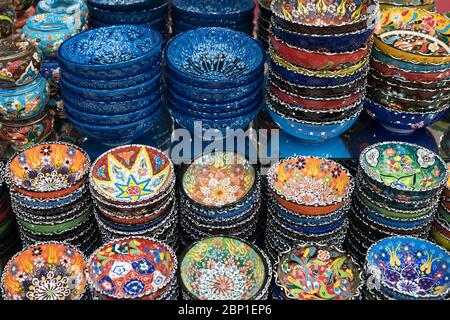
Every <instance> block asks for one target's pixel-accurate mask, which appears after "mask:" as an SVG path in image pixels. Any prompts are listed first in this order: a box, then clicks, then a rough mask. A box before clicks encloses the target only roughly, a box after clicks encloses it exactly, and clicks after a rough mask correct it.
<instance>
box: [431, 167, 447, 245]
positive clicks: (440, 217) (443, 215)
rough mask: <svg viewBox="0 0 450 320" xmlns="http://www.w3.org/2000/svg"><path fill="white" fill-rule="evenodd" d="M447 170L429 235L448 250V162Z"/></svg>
mask: <svg viewBox="0 0 450 320" xmlns="http://www.w3.org/2000/svg"><path fill="white" fill-rule="evenodd" d="M447 171H448V172H449V178H448V181H447V186H446V187H445V189H444V193H443V194H442V199H441V203H440V204H439V207H438V212H437V216H436V220H435V221H434V222H433V225H432V228H431V236H432V238H433V239H434V241H436V243H438V244H439V245H441V246H442V247H444V248H445V249H447V250H450V164H448V165H447Z"/></svg>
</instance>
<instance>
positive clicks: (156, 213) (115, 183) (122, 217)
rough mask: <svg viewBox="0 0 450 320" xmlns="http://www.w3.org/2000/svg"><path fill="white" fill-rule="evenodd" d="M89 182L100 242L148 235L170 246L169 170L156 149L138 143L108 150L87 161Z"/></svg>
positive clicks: (173, 210)
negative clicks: (89, 166)
mask: <svg viewBox="0 0 450 320" xmlns="http://www.w3.org/2000/svg"><path fill="white" fill-rule="evenodd" d="M89 186H90V189H91V193H92V196H93V198H94V201H95V205H96V218H97V221H98V224H99V227H100V232H101V234H102V239H103V241H104V242H108V241H110V240H113V239H117V238H121V237H122V238H123V237H130V236H148V237H153V238H155V239H158V240H160V241H163V242H164V243H167V244H169V245H171V246H172V247H175V246H176V243H177V240H178V238H177V237H178V235H177V233H176V229H177V223H178V218H177V203H176V201H175V200H176V199H175V197H174V193H175V191H174V189H175V173H174V167H173V164H172V161H171V160H170V159H169V158H168V157H167V156H166V155H165V154H164V153H163V152H162V151H160V150H157V149H155V148H152V147H148V146H143V145H127V146H122V147H118V148H114V149H111V150H109V151H107V152H105V153H104V154H102V155H101V156H99V157H98V158H97V160H96V161H95V162H94V164H93V165H92V168H91V172H90V176H89Z"/></svg>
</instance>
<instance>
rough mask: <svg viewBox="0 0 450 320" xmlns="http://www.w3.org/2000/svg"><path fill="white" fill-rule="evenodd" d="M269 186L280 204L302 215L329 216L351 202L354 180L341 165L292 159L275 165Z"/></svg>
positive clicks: (326, 161) (323, 161)
mask: <svg viewBox="0 0 450 320" xmlns="http://www.w3.org/2000/svg"><path fill="white" fill-rule="evenodd" d="M267 179H268V185H269V189H270V190H271V192H272V194H273V195H274V197H275V199H276V201H277V202H279V203H280V204H281V205H282V206H283V207H285V208H287V209H288V210H291V211H294V212H296V213H298V214H302V215H314V216H320V215H327V214H330V213H332V212H334V211H336V210H337V209H339V208H340V207H342V206H344V205H345V204H346V203H347V202H348V201H350V196H351V193H352V192H353V188H354V182H353V177H352V176H351V175H350V173H349V172H348V170H347V169H346V168H344V167H343V166H341V165H340V164H338V163H336V162H334V161H331V160H326V159H322V158H316V157H292V158H287V159H285V160H281V161H280V162H278V163H276V164H274V165H272V167H271V168H270V170H269V172H268V176H267Z"/></svg>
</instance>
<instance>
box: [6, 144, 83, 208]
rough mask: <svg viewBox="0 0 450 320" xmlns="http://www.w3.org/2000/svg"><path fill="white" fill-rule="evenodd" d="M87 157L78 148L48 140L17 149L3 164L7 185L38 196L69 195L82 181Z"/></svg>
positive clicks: (51, 197)
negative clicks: (4, 165)
mask: <svg viewBox="0 0 450 320" xmlns="http://www.w3.org/2000/svg"><path fill="white" fill-rule="evenodd" d="M90 163H91V162H90V158H89V156H88V155H87V153H86V152H85V151H84V150H82V149H81V148H79V147H77V146H75V145H72V144H69V143H64V142H47V143H41V144H38V145H35V146H32V147H30V148H28V149H25V150H23V151H21V152H18V153H16V154H15V155H14V156H13V157H11V159H10V160H9V162H8V163H7V165H6V168H7V172H6V175H7V179H8V183H9V185H10V188H11V189H12V190H14V191H16V192H17V193H19V194H21V195H24V196H27V197H30V198H38V199H55V198H60V197H65V196H67V195H70V194H71V193H73V192H74V191H76V190H78V189H79V188H81V187H82V186H83V185H84V181H85V180H86V177H87V174H88V172H89V167H90Z"/></svg>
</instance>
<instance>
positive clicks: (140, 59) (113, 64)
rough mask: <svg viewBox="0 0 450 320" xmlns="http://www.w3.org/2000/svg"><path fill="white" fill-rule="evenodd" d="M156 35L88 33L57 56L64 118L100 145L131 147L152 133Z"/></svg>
mask: <svg viewBox="0 0 450 320" xmlns="http://www.w3.org/2000/svg"><path fill="white" fill-rule="evenodd" d="M162 44H163V38H162V36H161V34H160V33H159V32H157V31H155V30H153V29H150V28H148V27H146V26H133V25H121V26H112V27H104V28H99V29H93V30H89V31H87V32H84V33H81V34H78V35H76V36H74V37H72V38H70V39H68V40H67V41H65V42H64V43H63V44H62V45H61V47H60V49H59V54H58V61H59V64H60V66H61V96H62V99H63V101H64V105H65V108H66V114H67V118H68V119H69V120H70V122H71V123H72V124H73V125H74V127H75V128H77V129H78V130H79V131H80V132H81V133H82V134H84V135H85V136H86V137H87V138H89V139H91V140H93V141H96V142H100V143H103V144H105V145H120V144H125V143H129V142H131V141H133V140H134V139H136V138H138V137H140V136H142V135H143V134H145V133H146V132H147V131H148V130H150V129H151V127H152V126H153V124H154V123H155V121H156V119H157V116H158V115H159V112H160V109H161V108H160V106H161V81H160V79H161V49H162Z"/></svg>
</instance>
